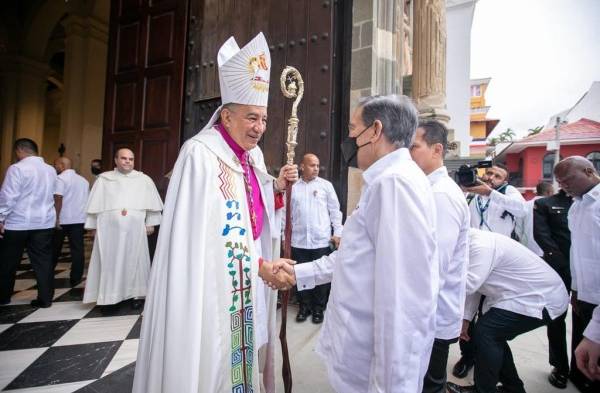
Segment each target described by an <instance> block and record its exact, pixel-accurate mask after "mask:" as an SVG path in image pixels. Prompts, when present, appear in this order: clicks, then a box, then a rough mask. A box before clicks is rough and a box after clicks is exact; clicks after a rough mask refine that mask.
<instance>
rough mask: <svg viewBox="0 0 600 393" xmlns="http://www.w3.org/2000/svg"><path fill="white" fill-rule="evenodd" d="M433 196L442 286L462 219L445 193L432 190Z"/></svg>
mask: <svg viewBox="0 0 600 393" xmlns="http://www.w3.org/2000/svg"><path fill="white" fill-rule="evenodd" d="M433 198H434V200H435V208H436V211H437V226H436V236H437V243H438V254H439V258H440V288H442V287H443V286H444V278H445V277H446V272H447V271H448V264H449V263H450V262H451V261H452V258H453V257H454V248H455V246H456V244H457V243H458V241H459V236H460V227H461V225H462V220H461V218H460V216H459V213H458V211H457V209H456V207H455V206H454V205H453V204H452V201H451V200H450V197H449V196H448V195H447V194H445V193H443V192H434V193H433ZM465 246H466V245H465Z"/></svg>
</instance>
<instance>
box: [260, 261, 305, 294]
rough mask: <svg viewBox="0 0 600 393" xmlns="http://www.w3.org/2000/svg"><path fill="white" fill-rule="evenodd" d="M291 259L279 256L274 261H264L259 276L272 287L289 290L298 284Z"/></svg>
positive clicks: (293, 262)
mask: <svg viewBox="0 0 600 393" xmlns="http://www.w3.org/2000/svg"><path fill="white" fill-rule="evenodd" d="M295 263H296V262H295V261H292V260H291V259H285V258H279V259H276V260H274V261H272V262H269V261H263V263H262V265H261V267H260V269H259V271H258V276H259V277H260V278H262V280H263V281H264V282H265V284H267V285H268V286H269V287H270V288H272V289H280V290H287V289H290V288H291V287H293V286H294V285H296V274H295V273H294V266H293V265H294V264H295Z"/></svg>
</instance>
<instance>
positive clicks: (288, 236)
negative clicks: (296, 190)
mask: <svg viewBox="0 0 600 393" xmlns="http://www.w3.org/2000/svg"><path fill="white" fill-rule="evenodd" d="M280 81H281V92H282V93H283V95H284V96H285V97H286V98H295V100H294V104H293V105H292V114H291V116H290V119H289V120H288V131H287V142H286V145H287V164H288V165H293V164H294V156H295V154H296V153H295V152H294V149H295V148H296V145H297V143H296V136H297V134H298V123H299V122H300V120H299V119H298V116H297V115H298V113H297V112H298V104H299V103H300V100H302V96H303V95H304V81H303V80H302V75H300V72H298V70H297V69H295V68H294V67H290V66H287V67H285V69H284V70H283V72H282V73H281V78H280ZM291 204H292V184H291V183H290V182H288V183H287V185H286V187H285V206H286V209H285V232H284V234H285V236H284V239H285V240H284V241H285V244H284V249H283V257H284V258H288V259H289V258H291V256H292V209H291ZM289 298H290V291H289V290H288V291H283V296H282V299H281V330H280V331H279V340H280V341H281V353H282V355H283V365H282V375H283V386H284V391H285V393H291V392H292V369H291V367H290V354H289V353H288V345H287V339H286V328H287V306H288V301H289Z"/></svg>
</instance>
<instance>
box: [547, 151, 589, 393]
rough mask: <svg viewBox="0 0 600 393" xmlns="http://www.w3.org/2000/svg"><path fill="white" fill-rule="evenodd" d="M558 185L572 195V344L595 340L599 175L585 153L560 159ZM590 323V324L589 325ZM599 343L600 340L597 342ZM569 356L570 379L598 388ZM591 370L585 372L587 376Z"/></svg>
mask: <svg viewBox="0 0 600 393" xmlns="http://www.w3.org/2000/svg"><path fill="white" fill-rule="evenodd" d="M554 176H555V177H556V181H557V182H558V184H559V185H560V187H561V188H562V189H563V190H564V191H565V192H566V193H567V194H569V195H571V196H573V204H572V205H571V208H570V209H569V216H568V217H569V218H568V220H569V229H570V230H571V304H572V306H573V330H572V332H573V333H572V342H571V344H572V348H577V346H578V345H579V344H580V343H581V342H582V340H583V338H584V336H585V337H586V340H585V341H584V344H586V343H587V344H588V345H589V344H590V342H589V340H592V339H595V340H598V335H597V333H594V331H593V330H594V326H595V325H594V324H593V323H592V324H590V321H592V315H593V312H594V309H595V308H597V306H598V305H599V304H600V235H599V234H600V176H599V175H598V172H597V171H596V169H595V168H594V165H593V164H592V163H591V162H590V161H589V160H587V159H585V158H584V157H579V156H573V157H568V158H565V159H564V160H562V161H561V162H559V163H558V165H556V167H555V168H554ZM588 325H590V326H588ZM599 345H600V343H599ZM574 358H575V357H573V358H572V360H571V375H570V378H571V381H573V383H574V384H575V385H576V386H577V387H578V388H579V390H580V391H582V392H584V393H586V392H592V391H593V392H599V391H600V382H599V381H596V382H592V381H591V380H590V379H588V378H587V377H586V376H585V375H584V374H582V373H581V372H580V371H579V369H578V368H577V365H576V362H575V359H574ZM590 375H591V374H590V373H588V376H590Z"/></svg>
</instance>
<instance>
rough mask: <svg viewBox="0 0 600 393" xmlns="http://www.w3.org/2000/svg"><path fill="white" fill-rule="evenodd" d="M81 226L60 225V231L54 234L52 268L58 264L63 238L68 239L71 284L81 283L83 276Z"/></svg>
mask: <svg viewBox="0 0 600 393" xmlns="http://www.w3.org/2000/svg"><path fill="white" fill-rule="evenodd" d="M83 232H84V231H83V224H68V225H61V229H57V230H56V231H55V232H54V254H53V255H52V264H53V267H56V264H57V263H58V257H59V256H60V252H61V250H62V246H63V242H64V240H65V236H66V237H68V238H69V248H70V249H71V284H76V283H78V282H80V281H81V277H82V276H83V264H84V254H83Z"/></svg>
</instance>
